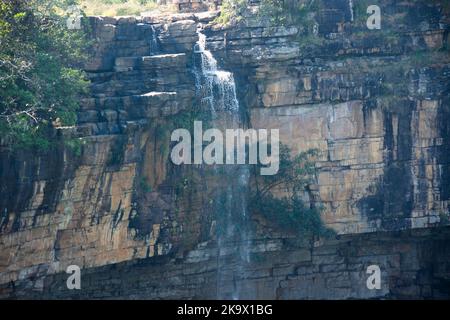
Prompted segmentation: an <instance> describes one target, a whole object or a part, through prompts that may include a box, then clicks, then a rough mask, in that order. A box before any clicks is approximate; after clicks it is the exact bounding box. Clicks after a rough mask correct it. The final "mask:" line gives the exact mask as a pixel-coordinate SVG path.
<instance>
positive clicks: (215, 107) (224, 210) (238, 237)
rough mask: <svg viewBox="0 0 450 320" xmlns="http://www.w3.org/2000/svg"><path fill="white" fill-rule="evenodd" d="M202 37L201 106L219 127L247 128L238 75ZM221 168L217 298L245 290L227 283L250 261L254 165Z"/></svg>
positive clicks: (198, 62) (197, 47)
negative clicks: (228, 287)
mask: <svg viewBox="0 0 450 320" xmlns="http://www.w3.org/2000/svg"><path fill="white" fill-rule="evenodd" d="M198 38H199V40H198V42H197V44H196V45H195V48H194V53H195V57H197V58H199V59H198V60H196V61H195V64H196V66H197V67H196V70H195V77H196V89H197V95H198V98H199V100H200V103H201V106H200V107H201V108H202V110H206V111H208V110H209V112H211V115H212V119H213V120H212V125H213V126H214V127H215V128H218V127H219V128H220V127H223V126H225V128H226V129H234V128H243V127H244V125H243V123H242V120H241V114H242V112H241V111H242V110H241V106H240V104H239V101H238V99H237V94H236V83H235V79H234V75H233V73H231V72H228V71H224V70H220V69H219V68H218V62H217V60H216V59H215V58H214V56H213V54H212V53H211V52H210V51H209V50H207V48H206V45H207V38H206V35H204V34H203V33H202V32H201V29H200V28H199V30H198ZM220 169H221V170H222V171H220ZM220 169H219V168H218V167H217V166H215V167H214V169H213V170H214V174H215V176H216V177H217V178H219V177H220V178H219V179H221V181H222V183H221V185H222V186H219V187H218V190H217V196H216V197H215V200H214V203H215V205H214V207H215V211H216V216H217V217H216V230H217V231H216V233H217V247H218V249H217V250H218V253H217V298H218V299H239V298H240V293H241V288H240V286H239V282H238V283H236V282H235V281H234V288H233V290H232V292H231V293H230V292H228V291H227V290H224V289H223V287H224V286H226V284H227V283H230V273H232V278H233V279H236V278H237V277H239V276H240V275H241V274H242V273H243V271H244V268H245V264H247V263H249V262H250V253H249V252H250V250H249V246H250V241H251V240H250V231H249V216H248V210H247V204H248V201H247V196H248V186H249V179H250V168H249V166H248V165H236V166H231V165H226V166H222V167H221V168H220ZM221 175H223V177H222V176H221ZM237 245H239V248H238V250H236V249H237V248H236V246H237ZM230 248H231V249H230ZM230 250H231V251H232V252H233V255H234V258H235V259H236V260H237V262H236V264H235V265H229V264H228V260H229V259H227V258H226V257H225V256H227V255H228V256H229V255H230ZM223 291H225V292H223Z"/></svg>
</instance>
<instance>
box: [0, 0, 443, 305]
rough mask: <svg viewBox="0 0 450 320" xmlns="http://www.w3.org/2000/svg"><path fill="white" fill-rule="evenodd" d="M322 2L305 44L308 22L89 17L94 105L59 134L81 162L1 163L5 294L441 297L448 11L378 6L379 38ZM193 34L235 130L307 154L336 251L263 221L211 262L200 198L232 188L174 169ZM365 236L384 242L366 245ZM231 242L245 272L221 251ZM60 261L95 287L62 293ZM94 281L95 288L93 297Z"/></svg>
mask: <svg viewBox="0 0 450 320" xmlns="http://www.w3.org/2000/svg"><path fill="white" fill-rule="evenodd" d="M323 2H324V6H322V7H321V8H320V9H317V10H315V11H312V12H310V15H312V16H314V21H316V23H317V26H316V27H315V28H313V29H314V32H313V33H312V34H309V33H308V32H307V30H306V29H308V28H307V26H308V25H307V23H310V22H307V23H306V22H298V23H295V24H292V25H287V26H272V25H270V23H269V22H268V21H266V20H262V21H261V20H259V21H258V20H256V19H253V20H252V19H251V20H249V21H248V22H247V23H240V24H238V25H233V26H227V27H224V26H218V25H217V24H214V23H211V21H213V19H214V18H215V17H216V16H217V13H215V12H203V13H182V14H173V15H149V16H145V17H123V18H106V17H105V18H90V19H89V20H90V23H91V25H92V31H91V37H92V38H93V39H94V42H95V44H94V48H93V52H92V57H91V59H90V61H89V62H88V63H87V65H86V66H85V69H86V71H87V72H88V75H89V78H90V79H91V81H92V86H91V94H90V97H89V98H86V99H84V100H83V101H81V106H80V111H79V114H78V125H77V127H76V128H65V129H61V130H59V131H58V133H57V135H58V136H71V137H80V138H83V146H82V152H81V154H76V153H75V152H73V151H72V150H69V149H67V148H63V147H61V148H58V149H57V150H54V151H52V152H49V153H42V154H29V153H26V152H23V153H18V154H9V153H7V152H6V151H2V152H1V156H0V158H1V165H0V179H1V191H2V197H0V209H1V211H0V296H1V297H35V298H39V297H50V298H51V297H64V298H70V297H71V296H73V295H74V294H76V295H78V296H81V297H88V298H89V297H94V298H95V297H98V298H107V297H115V296H118V297H119V296H120V297H122V298H134V297H135V298H217V297H220V298H281V299H283V298H284V299H296V298H358V297H360V298H373V297H393V298H394V297H397V298H401V297H431V298H432V297H445V296H448V294H449V293H448V291H445V290H444V289H445V288H441V287H440V286H439V285H436V283H445V281H449V280H448V268H447V269H445V266H448V265H450V264H449V263H448V261H447V262H445V259H446V257H447V259H448V257H449V256H450V255H449V254H448V252H447V253H446V252H445V248H448V247H449V246H448V245H446V244H448V241H449V240H448V239H449V237H448V232H447V231H445V230H446V229H445V228H444V227H441V226H443V225H444V224H446V221H447V219H446V217H448V212H449V209H448V205H449V200H450V187H449V186H450V167H449V166H450V159H449V155H450V150H449V149H450V141H449V134H450V126H449V123H450V107H449V105H450V104H449V102H450V99H449V93H448V89H449V83H450V81H449V75H450V72H449V71H450V67H449V66H450V65H449V61H450V58H449V54H448V26H449V24H450V20H449V15H448V12H447V11H446V9H444V6H443V5H441V4H440V3H439V1H434V2H431V3H428V2H427V1H423V2H420V1H419V2H408V1H406V2H401V3H397V2H396V1H388V0H385V1H381V2H380V3H381V4H382V5H381V8H382V10H386V12H387V13H386V14H387V15H388V18H383V20H382V21H383V25H382V26H383V27H382V29H381V30H367V28H366V27H365V21H364V20H365V18H366V17H367V15H366V14H365V10H363V11H361V9H360V8H359V7H358V8H359V9H358V8H357V7H352V4H353V2H352V1H340V0H332V1H331V0H330V1H323ZM442 3H443V2H442ZM361 19H362V20H363V23H361ZM308 21H309V20H308ZM199 24H202V26H203V29H202V30H203V31H202V34H204V35H205V36H206V47H205V49H207V50H208V51H209V52H210V53H211V54H212V55H213V56H214V58H215V59H216V60H217V64H218V68H220V69H221V70H226V71H227V72H229V73H231V74H232V75H233V79H234V81H235V87H236V93H237V99H238V102H239V106H240V108H242V109H243V110H244V111H243V112H244V113H245V115H246V122H247V123H248V126H249V127H253V128H257V129H258V128H265V129H279V130H280V138H281V142H282V143H283V144H286V145H288V146H290V147H291V148H292V150H293V151H294V152H295V153H297V152H300V151H305V150H308V149H318V150H319V151H320V155H319V157H318V160H317V162H316V167H317V177H316V181H315V183H314V184H313V185H311V186H310V187H309V189H310V190H309V191H310V192H309V194H308V196H307V199H308V201H309V202H310V203H311V204H312V205H320V206H323V208H324V210H323V212H322V219H323V221H324V222H325V223H326V224H327V226H329V227H330V228H332V229H334V230H335V231H336V232H337V233H339V234H341V235H345V237H348V238H345V239H346V240H341V241H340V240H336V241H337V242H333V241H334V240H333V241H332V240H328V241H315V242H314V243H313V244H311V243H309V242H305V241H303V240H301V239H299V238H298V237H297V235H295V234H288V233H286V232H283V231H282V230H277V229H276V228H273V227H272V225H271V222H270V221H263V222H261V224H262V225H261V226H260V227H259V228H257V229H258V230H257V231H256V232H254V233H252V235H251V237H252V240H251V241H246V243H241V242H239V240H236V242H233V241H232V240H231V239H228V242H227V243H226V244H224V245H223V248H222V250H221V251H220V252H222V253H219V256H220V255H222V256H223V258H222V259H217V256H218V250H217V247H218V246H217V230H218V229H219V228H220V226H218V223H219V222H218V220H217V217H216V212H215V210H216V208H215V207H214V206H213V205H212V201H211V199H214V197H215V196H216V195H215V193H214V191H217V190H220V189H217V188H220V187H223V185H224V184H225V183H226V181H227V180H226V179H224V178H223V177H218V176H217V175H216V174H215V173H214V171H211V170H208V169H204V170H203V169H198V168H195V167H192V166H181V167H178V166H174V165H173V164H172V163H171V161H170V158H169V153H170V130H171V129H172V128H173V126H174V123H176V124H179V121H177V117H178V116H179V115H180V114H182V112H183V111H188V112H192V111H195V110H196V108H197V107H198V105H200V104H201V101H199V97H198V92H197V91H198V90H197V88H196V85H197V82H196V81H197V80H198V79H197V78H196V76H197V75H196V71H198V66H197V65H196V63H195V61H196V59H195V56H196V54H198V53H196V50H195V47H196V44H197V43H198V41H199V34H198V32H197V29H198V27H199ZM392 33H395V35H396V36H395V37H394V36H392ZM258 221H259V220H258ZM419 228H420V229H423V228H425V229H424V230H421V231H412V232H410V231H404V232H403V233H401V236H400V237H399V234H400V233H398V232H399V230H410V229H419ZM441 229H442V230H441ZM433 230H436V231H433ZM371 232H381V233H374V234H373V235H372V237H371V236H370V235H368V236H366V235H361V234H363V233H371ZM383 232H387V233H383ZM415 232H417V238H416V234H415ZM396 238H398V239H396ZM241 239H242V238H241ZM377 239H383V241H381V240H380V242H377ZM394 239H396V240H395V241H394ZM247 240H248V239H247ZM422 240H423V241H422ZM421 241H422V242H425V243H426V244H422V242H421ZM419 243H420V244H419ZM245 246H247V247H245ZM241 247H245V251H246V252H248V254H249V257H250V261H249V262H248V263H247V264H245V265H244V267H242V264H240V263H239V262H238V261H237V260H236V259H237V258H236V257H234V256H232V255H231V253H232V252H234V251H236V248H241ZM349 247H350V248H354V250H353V249H348V248H349ZM312 248H313V249H312ZM346 248H347V249H346ZM447 251H448V250H447ZM427 252H428V253H427ZM431 253H433V254H434V256H437V257H439V258H436V259H434V260H433V259H432V258H431V256H429V254H431ZM218 260H220V261H222V263H221V267H220V268H219V267H218V265H217V261H218ZM224 261H226V263H224ZM408 261H409V262H411V263H410V264H408V263H407V262H408ZM370 264H380V265H381V266H382V270H383V272H384V274H385V275H386V276H387V277H389V279H390V280H389V282H386V283H385V284H384V287H383V288H382V290H381V291H377V292H369V291H366V290H365V286H364V285H361V283H363V284H364V282H365V280H361V277H363V276H362V275H363V274H365V268H367V266H368V265H370ZM69 265H79V266H80V267H81V268H82V270H85V272H86V273H87V274H89V275H88V277H89V279H90V280H89V283H91V284H92V285H91V287H89V288H86V291H83V292H81V293H73V292H67V291H65V287H64V286H65V279H66V274H65V273H64V271H65V270H66V268H67V267H68V266H69ZM383 266H384V269H383ZM408 266H411V269H408ZM431 266H434V270H438V271H436V272H435V273H431V274H430V273H429V271H430V268H431ZM218 269H220V271H218ZM113 270H115V271H113ZM237 270H239V272H237ZM404 270H408V272H409V273H408V272H406V271H405V272H404ZM125 273H126V274H127V277H123V274H125ZM237 273H239V274H238V275H237ZM419 273H420V274H423V273H425V274H427V277H426V281H425V280H424V281H423V283H422V284H420V285H419V284H415V283H413V282H414V281H413V280H412V279H413V278H414V275H417V274H419ZM446 274H447V276H446ZM102 277H104V278H105V279H107V280H108V281H109V282H107V283H109V284H110V286H111V290H110V291H108V292H105V290H102V292H100V291H99V290H98V288H97V285H99V282H101V281H100V280H101V279H103V278H102ZM218 277H220V279H221V288H220V290H219V288H217V282H218V281H217V278H218ZM446 277H447V278H446ZM122 278H123V280H120V281H119V280H118V279H122ZM161 278H170V279H171V280H170V281H169V282H168V283H166V284H165V283H162V282H161V281H160V279H161ZM144 279H147V280H146V281H147V282H145V281H144ZM313 279H319V280H317V281H318V282H317V281H315V280H313ZM142 281H144V282H142ZM200 284H202V285H200ZM219 291H220V292H219Z"/></svg>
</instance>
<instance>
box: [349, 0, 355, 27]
mask: <svg viewBox="0 0 450 320" xmlns="http://www.w3.org/2000/svg"><path fill="white" fill-rule="evenodd" d="M348 6H349V8H350V20H351V21H352V22H353V21H354V20H355V9H354V8H353V0H348Z"/></svg>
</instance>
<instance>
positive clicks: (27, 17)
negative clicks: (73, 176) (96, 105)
mask: <svg viewBox="0 0 450 320" xmlns="http://www.w3.org/2000/svg"><path fill="white" fill-rule="evenodd" d="M74 4H76V3H75V1H69V0H53V1H52V0H31V1H24V0H2V3H1V4H0V134H1V144H2V145H3V146H5V145H6V146H9V147H11V148H23V147H39V148H44V149H45V148H48V147H49V146H50V141H51V139H50V136H51V133H52V132H53V131H54V128H55V127H58V126H71V125H74V124H75V122H76V110H77V108H78V105H79V99H80V97H81V96H82V95H83V94H85V93H86V92H87V88H88V81H87V80H86V77H85V75H84V73H83V72H82V71H81V70H80V69H81V64H82V62H83V60H84V59H85V58H86V56H85V52H86V49H87V47H86V46H87V43H88V42H87V41H86V38H85V32H84V30H79V31H78V30H69V29H68V28H67V16H65V14H64V12H66V9H67V8H68V6H69V5H74Z"/></svg>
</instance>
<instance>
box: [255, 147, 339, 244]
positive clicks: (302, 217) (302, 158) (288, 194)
mask: <svg viewBox="0 0 450 320" xmlns="http://www.w3.org/2000/svg"><path fill="white" fill-rule="evenodd" d="M317 155H318V151H317V150H314V149H311V150H309V151H306V152H302V153H300V154H298V155H297V156H294V157H293V156H291V150H290V149H289V148H288V147H287V146H285V145H281V146H280V170H279V171H278V174H276V175H273V176H258V172H259V168H256V170H255V171H254V181H255V185H254V187H253V192H252V198H251V201H250V211H251V212H252V213H253V214H259V215H262V216H263V217H264V218H265V219H266V220H267V221H269V222H271V223H273V224H274V225H276V226H278V227H279V228H281V229H282V230H287V231H291V232H295V233H297V234H298V235H300V236H303V237H305V238H308V237H314V236H330V235H333V232H332V231H331V230H330V229H327V228H326V227H325V226H324V224H323V222H322V220H321V218H320V211H321V210H320V208H318V207H315V206H311V205H310V206H307V205H306V204H305V203H304V201H303V200H302V194H303V193H304V192H307V191H308V188H309V186H310V184H311V183H312V182H313V179H314V177H315V173H316V172H315V171H316V170H315V164H314V162H313V159H314V158H315V157H317ZM277 193H278V194H277Z"/></svg>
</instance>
